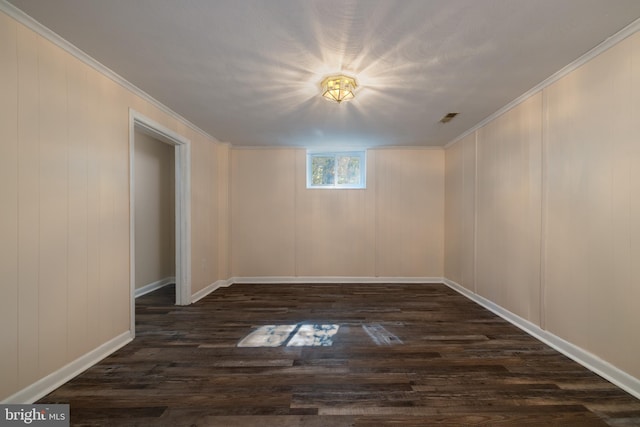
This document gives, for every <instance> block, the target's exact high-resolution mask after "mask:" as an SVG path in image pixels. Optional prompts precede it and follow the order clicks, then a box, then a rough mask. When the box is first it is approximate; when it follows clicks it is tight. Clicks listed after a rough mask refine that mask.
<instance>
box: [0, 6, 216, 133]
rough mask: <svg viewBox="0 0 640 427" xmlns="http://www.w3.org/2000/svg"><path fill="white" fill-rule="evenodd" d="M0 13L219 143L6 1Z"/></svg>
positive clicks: (0, 8)
mask: <svg viewBox="0 0 640 427" xmlns="http://www.w3.org/2000/svg"><path fill="white" fill-rule="evenodd" d="M0 11H1V12H4V13H5V14H6V15H7V16H9V17H10V18H13V19H14V20H16V21H17V22H19V23H20V24H22V25H24V26H25V27H27V28H29V29H30V30H32V31H34V32H35V33H37V34H38V35H40V36H42V37H43V38H45V39H46V40H48V41H50V42H51V43H53V44H54V45H56V46H58V47H59V48H61V49H62V50H64V51H65V52H67V53H69V54H70V55H72V56H73V57H75V58H76V59H78V60H80V61H82V62H83V63H85V64H86V65H88V66H90V67H91V68H93V69H94V70H96V71H98V72H99V73H101V74H103V75H105V76H106V77H108V78H109V79H111V80H113V81H114V82H115V83H117V84H119V85H120V86H122V87H123V88H125V89H126V90H128V91H129V92H131V93H133V94H134V95H137V96H139V97H140V98H142V99H143V100H145V101H147V102H149V103H150V104H151V105H153V106H154V107H156V108H158V109H159V110H160V111H162V112H163V113H165V114H167V115H169V116H170V117H172V118H174V119H176V120H178V121H179V122H180V123H182V124H184V125H185V126H187V127H189V128H190V129H191V130H194V131H195V132H198V133H199V134H201V135H203V136H205V137H207V138H209V139H211V140H212V141H215V142H216V143H219V141H218V140H217V139H216V138H215V137H213V136H212V135H210V134H209V133H207V132H205V131H204V130H202V129H201V128H199V127H198V126H196V125H195V124H193V123H192V122H190V121H189V120H187V119H186V118H184V117H182V116H181V115H180V114H178V113H176V112H175V111H173V110H172V109H170V108H169V107H167V106H166V105H164V104H163V103H161V102H160V101H158V100H157V99H155V98H154V97H152V96H151V95H149V94H148V93H146V92H145V91H143V90H142V89H140V88H139V87H137V86H135V85H133V84H132V83H131V82H129V81H128V80H127V79H125V78H124V77H122V76H121V75H119V74H118V73H116V72H115V71H113V70H111V69H110V68H109V67H107V66H106V65H104V64H102V63H100V62H99V61H97V60H96V59H94V58H92V57H91V56H89V55H88V54H87V53H86V52H84V51H82V50H81V49H79V48H78V47H77V46H75V45H73V44H71V43H70V42H68V41H67V40H65V39H64V38H62V37H61V36H59V35H58V34H57V33H55V32H53V31H52V30H50V29H49V28H47V27H45V26H44V25H43V24H41V23H40V22H38V21H36V20H35V19H33V18H32V17H31V16H29V15H27V14H26V13H25V12H23V11H22V10H20V9H18V8H17V7H16V6H14V5H12V4H11V3H9V2H7V0H0Z"/></svg>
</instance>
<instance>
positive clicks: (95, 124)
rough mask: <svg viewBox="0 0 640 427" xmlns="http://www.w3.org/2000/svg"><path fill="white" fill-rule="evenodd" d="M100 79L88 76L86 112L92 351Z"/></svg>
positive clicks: (97, 300) (96, 316)
mask: <svg viewBox="0 0 640 427" xmlns="http://www.w3.org/2000/svg"><path fill="white" fill-rule="evenodd" d="M99 79H100V76H99V74H98V73H96V72H94V71H93V70H89V71H88V74H87V80H88V85H87V86H88V87H87V98H88V100H89V105H88V108H87V112H86V116H85V117H86V120H87V126H88V129H89V135H88V136H87V138H88V140H87V188H88V193H87V320H86V322H87V329H88V330H89V331H91V333H90V334H89V336H88V345H90V346H91V347H92V348H94V347H96V346H97V345H99V344H100V343H101V342H104V341H103V340H102V339H101V337H100V335H99V334H98V331H99V327H100V326H99V325H100V309H99V308H100V305H101V302H102V301H101V295H100V276H101V270H102V269H103V268H105V267H103V266H102V265H101V261H100V260H101V245H100V221H101V218H102V217H101V214H100V205H101V202H100V199H101V197H102V195H101V192H100V191H99V187H100V175H101V161H100V158H101V146H100V141H101V138H102V132H101V131H100V130H101V129H102V126H101V120H102V118H101V117H102V110H103V103H104V100H103V99H102V97H101V93H100V86H99Z"/></svg>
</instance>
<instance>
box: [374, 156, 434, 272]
mask: <svg viewBox="0 0 640 427" xmlns="http://www.w3.org/2000/svg"><path fill="white" fill-rule="evenodd" d="M376 156H377V162H376V164H377V168H376V169H377V170H376V182H377V188H376V194H377V196H376V200H377V206H376V213H377V229H376V233H375V235H376V252H377V254H376V264H377V269H378V271H377V275H378V276H383V277H402V276H405V277H426V276H432V277H441V276H442V275H443V270H444V259H443V258H444V227H443V224H444V209H443V206H442V200H444V151H443V150H419V149H417V150H416V149H413V150H409V149H404V150H403V149H400V150H376ZM426 242H430V244H425V243H426Z"/></svg>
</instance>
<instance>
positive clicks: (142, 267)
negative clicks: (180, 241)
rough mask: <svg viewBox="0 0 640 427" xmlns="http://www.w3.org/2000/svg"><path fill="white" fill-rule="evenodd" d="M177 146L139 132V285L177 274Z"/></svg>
mask: <svg viewBox="0 0 640 427" xmlns="http://www.w3.org/2000/svg"><path fill="white" fill-rule="evenodd" d="M174 150H175V148H174V147H173V146H172V145H169V144H166V143H164V142H162V141H159V140H157V139H154V138H152V137H150V136H148V135H146V134H144V133H142V132H138V131H136V132H135V143H134V155H133V157H134V168H135V179H134V184H135V262H136V265H135V273H136V274H135V277H136V278H135V281H136V283H135V286H136V288H141V287H143V286H145V285H149V284H151V283H154V282H157V281H160V280H162V279H166V278H168V277H175V275H176V268H175V267H176V255H175V253H176V252H175V248H176V241H175V210H176V207H175V165H174V160H175V155H174Z"/></svg>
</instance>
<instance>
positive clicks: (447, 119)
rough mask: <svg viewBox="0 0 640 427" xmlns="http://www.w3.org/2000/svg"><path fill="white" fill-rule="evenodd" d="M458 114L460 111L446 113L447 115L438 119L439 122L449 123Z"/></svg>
mask: <svg viewBox="0 0 640 427" xmlns="http://www.w3.org/2000/svg"><path fill="white" fill-rule="evenodd" d="M458 114H460V113H447V115H445V116H444V117H443V118H441V119H440V123H449V122H450V121H451V120H453V118H454V117H455V116H457V115H458Z"/></svg>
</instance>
